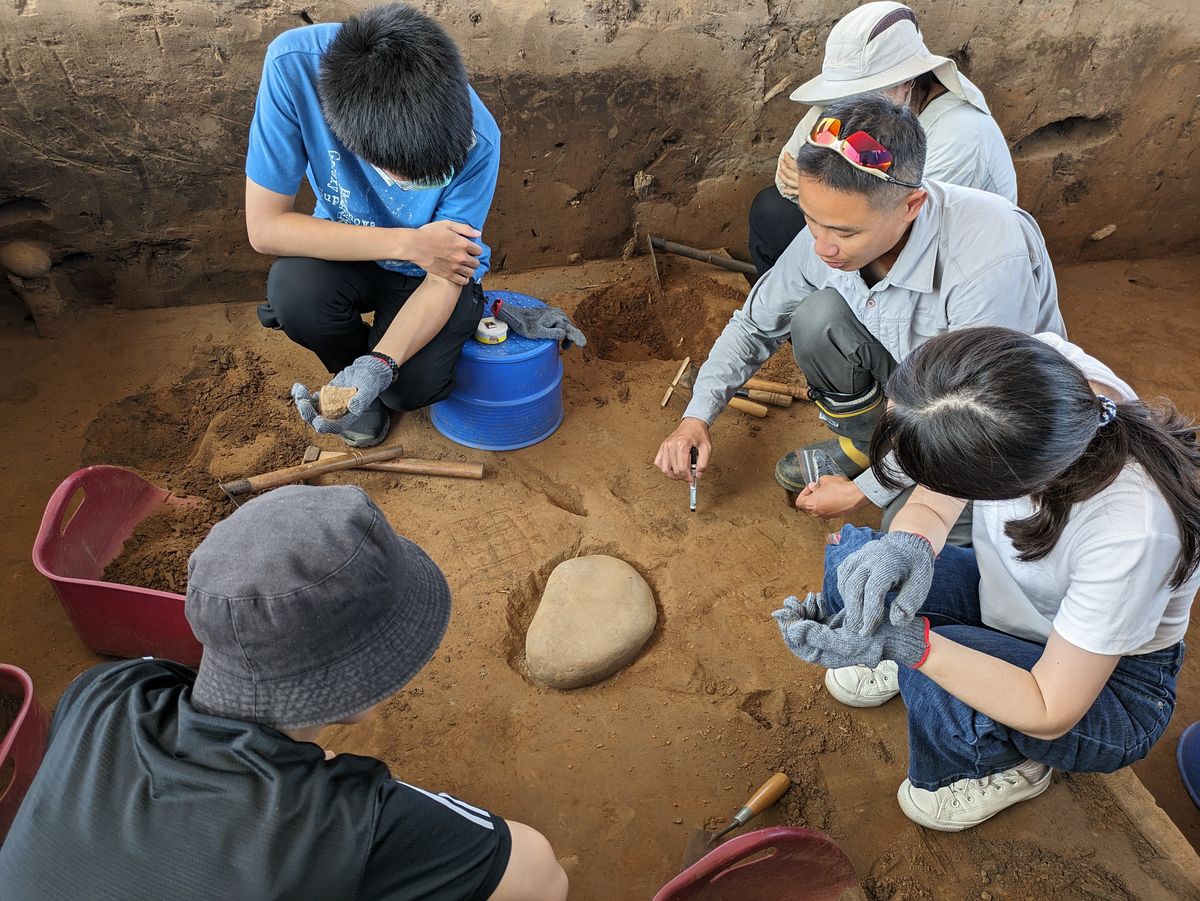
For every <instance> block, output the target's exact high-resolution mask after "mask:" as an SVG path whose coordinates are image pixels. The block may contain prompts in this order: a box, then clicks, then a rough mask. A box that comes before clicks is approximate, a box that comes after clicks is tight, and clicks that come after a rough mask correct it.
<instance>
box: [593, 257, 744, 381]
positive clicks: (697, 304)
mask: <svg viewBox="0 0 1200 901" xmlns="http://www.w3.org/2000/svg"><path fill="white" fill-rule="evenodd" d="M745 299H746V296H745V291H739V290H737V289H735V288H731V287H729V286H728V285H725V284H722V283H720V282H717V281H714V280H713V279H710V278H707V277H705V276H703V275H699V274H695V273H693V272H685V273H683V274H682V275H680V276H677V277H672V278H671V279H670V280H669V281H665V282H664V284H663V290H662V291H661V292H660V291H659V290H658V287H657V286H656V285H655V284H654V282H653V280H651V279H649V278H632V279H624V280H622V281H618V282H614V283H612V284H609V285H603V286H601V287H598V288H596V289H594V290H593V291H591V292H590V293H589V294H587V295H586V296H585V297H584V298H583V300H581V301H580V303H579V306H578V307H577V308H576V311H575V321H576V324H577V325H578V326H579V328H580V329H581V330H582V331H583V333H584V334H585V335H586V336H587V340H588V343H587V347H585V348H584V356H585V357H589V358H591V357H599V358H601V359H603V360H614V361H617V362H622V363H634V362H639V361H644V360H680V359H683V358H684V357H689V356H690V357H692V358H693V359H703V358H704V357H705V356H706V355H707V353H708V351H709V348H711V347H712V343H713V341H715V340H716V337H717V335H719V334H720V333H721V329H722V328H724V326H725V323H726V322H728V321H729V315H730V313H731V312H733V310H734V309H735V308H737V307H739V306H741V304H742V303H743V302H744V301H745Z"/></svg>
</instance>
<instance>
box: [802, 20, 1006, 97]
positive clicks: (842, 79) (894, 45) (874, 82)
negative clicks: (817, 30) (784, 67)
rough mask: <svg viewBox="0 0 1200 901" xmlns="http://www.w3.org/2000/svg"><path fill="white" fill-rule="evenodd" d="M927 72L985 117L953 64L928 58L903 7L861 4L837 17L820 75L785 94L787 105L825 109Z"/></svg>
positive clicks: (978, 94) (976, 92)
mask: <svg viewBox="0 0 1200 901" xmlns="http://www.w3.org/2000/svg"><path fill="white" fill-rule="evenodd" d="M926 72H932V73H933V74H934V75H936V76H937V79H938V81H940V82H941V83H942V84H943V85H944V86H945V88H946V90H948V91H949V92H950V93H951V94H955V95H957V96H958V97H960V98H962V99H963V100H965V101H966V102H967V103H969V104H971V106H973V107H975V108H976V109H978V110H979V111H980V112H984V113H986V112H988V107H987V103H986V102H985V101H984V99H983V94H982V93H981V92H980V90H979V88H977V87H975V85H973V84H971V83H970V82H969V81H967V79H965V78H963V77H962V76H961V75H959V72H958V66H957V65H955V63H954V60H952V59H950V58H949V57H945V56H938V55H936V54H934V53H930V52H929V49H928V48H927V47H926V46H925V41H924V39H923V38H922V37H921V30H920V28H919V27H918V25H917V17H916V15H915V14H914V13H913V11H912V10H911V9H909V8H908V7H907V6H905V5H904V4H903V3H895V2H891V0H878V2H875V3H864V4H863V5H862V6H859V7H856V8H855V9H852V10H851V11H850V12H848V13H847V14H846V15H845V16H843V17H842V18H841V19H840V20H839V21H838V23H837V24H836V25H834V26H833V29H832V30H831V31H830V32H829V38H828V40H826V42H825V61H824V63H823V64H822V66H821V74H820V75H818V76H816V77H815V78H812V79H809V80H808V81H806V82H805V83H804V84H802V85H800V87H798V88H796V90H794V91H793V92H792V94H791V98H792V99H793V100H797V101H799V102H801V103H808V104H814V105H818V104H819V105H822V106H824V105H827V104H829V103H832V102H833V101H834V100H841V99H842V98H844V97H852V96H854V95H855V94H864V93H867V92H869V91H881V90H883V89H885V88H890V87H892V86H893V85H898V84H903V83H904V82H906V81H908V80H909V79H911V78H916V77H917V76H918V75H924V74H925V73H926Z"/></svg>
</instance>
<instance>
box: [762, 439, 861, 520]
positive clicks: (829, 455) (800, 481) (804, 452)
mask: <svg viewBox="0 0 1200 901" xmlns="http://www.w3.org/2000/svg"><path fill="white" fill-rule="evenodd" d="M843 441H846V443H849V441H848V440H847V439H840V440H839V439H836V438H835V439H832V440H830V441H819V442H817V443H816V444H809V445H806V446H805V447H802V448H800V449H799V450H794V451H789V452H788V453H786V454H784V455H783V456H782V457H780V458H779V462H778V463H776V464H775V481H776V482H778V483H779V484H780V485H782V486H783V490H784V491H786V492H787V496H788V506H789V507H794V506H795V505H796V496H797V495H798V494H799V493H800V492H801V491H803V490H804V489H805V488H806V487H807V486H808V485H809V484H810V483H812V482H816V481H820V478H821V476H845V477H846V478H848V479H853V478H854V477H855V476H857V475H860V474H861V473H863V472H864V471H865V470H866V468H867V467H866V466H865V465H862V464H860V463H859V462H858V460H857V459H855V457H858V458H861V459H866V458H865V456H864V455H863V454H862V453H861V452H860V451H858V449H857V448H855V447H854V445H852V444H851V445H850V447H851V449H852V450H854V452H855V457H851V456H850V455H849V454H847V453H846V452H845V451H844V450H843V448H842V442H843Z"/></svg>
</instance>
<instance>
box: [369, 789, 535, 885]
mask: <svg viewBox="0 0 1200 901" xmlns="http://www.w3.org/2000/svg"><path fill="white" fill-rule="evenodd" d="M378 810H379V817H378V821H377V823H376V825H375V836H374V839H373V841H372V845H371V850H370V853H369V854H368V855H367V862H366V866H365V868H364V871H363V877H362V882H361V883H360V888H359V894H358V897H359V898H360V899H362V901H375V899H394V901H399V899H406V901H408V899H413V901H415V899H421V901H486V899H487V898H488V897H490V896H491V894H492V892H494V891H495V890H496V886H497V885H499V884H500V879H501V877H503V876H504V871H505V869H506V868H507V867H508V858H509V854H510V853H511V852H512V836H511V835H510V834H509V831H508V824H507V823H506V822H504V820H503V819H502V818H500V817H498V816H494V815H492V814H491V813H489V812H488V811H486V810H483V809H481V808H479V807H475V806H473V805H471V804H468V803H466V802H465V801H460V800H458V799H457V798H454V797H451V796H450V795H447V794H445V793H442V794H434V793H432V792H427V791H425V790H424V789H420V788H416V787H415V786H411V785H408V784H407V783H404V782H399V781H396V780H391V779H389V780H386V781H385V782H384V783H383V784H382V785H381V786H380V798H379V807H378Z"/></svg>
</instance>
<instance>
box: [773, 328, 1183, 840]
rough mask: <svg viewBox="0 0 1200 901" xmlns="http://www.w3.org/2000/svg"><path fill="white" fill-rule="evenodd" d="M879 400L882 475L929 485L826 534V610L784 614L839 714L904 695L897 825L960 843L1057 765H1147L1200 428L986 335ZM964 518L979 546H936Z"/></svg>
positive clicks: (1159, 718) (937, 342) (815, 597)
mask: <svg viewBox="0 0 1200 901" xmlns="http://www.w3.org/2000/svg"><path fill="white" fill-rule="evenodd" d="M886 394H887V396H888V397H889V398H890V401H891V403H890V405H889V409H888V411H887V413H886V414H885V415H884V417H883V418H882V420H881V421H880V424H879V426H878V429H877V430H876V432H875V439H874V442H873V445H872V454H871V456H872V459H874V460H876V461H882V460H884V458H885V456H886V455H887V453H888V452H891V451H894V452H895V455H896V461H897V464H898V465H899V466H900V467H901V468H902V469H903V470H904V471H905V473H907V474H908V475H909V476H910V477H911V478H912V479H914V480H915V481H916V482H917V484H918V486H920V487H918V488H917V490H916V491H915V492H914V493H913V495H912V497H911V498H910V499H909V501H908V503H907V504H906V505H905V507H904V509H903V510H901V511H900V513H899V514H898V515H897V516H896V518H895V520H894V521H893V523H892V525H891V530H890V531H889V532H887V533H886V534H882V535H881V534H880V533H877V532H873V531H872V530H870V529H860V528H855V527H852V526H846V527H845V528H844V529H843V530H842V532H841V534H840V536H831V542H834V543H831V545H830V547H829V548H828V550H827V554H826V560H825V580H824V585H823V589H824V590H823V592H822V593H821V594H810V595H809V596H808V598H806V599H805V600H804V601H802V602H801V601H798V600H796V599H795V598H789V599H788V600H787V601H786V602H785V603H786V607H785V609H783V610H780V611H777V612H776V614H775V617H776V619H777V620H778V621H779V625H780V628H781V630H782V631H783V635H784V640H785V641H786V642H787V644H788V646H789V647H790V648H791V649H792V651H793V652H794V653H795V654H796V655H797V656H799V657H801V658H803V659H805V660H809V661H811V662H814V663H818V664H821V665H823V666H825V667H827V669H828V672H827V673H826V678H825V684H826V686H827V687H828V689H829V691H830V693H831V694H833V696H834V697H835V698H837V699H838V700H839V701H842V702H843V703H846V704H849V705H851V706H857V707H870V706H877V705H879V704H882V703H884V702H885V701H888V700H890V699H891V698H892V697H894V696H895V695H896V694H900V695H902V696H903V697H904V702H905V704H906V706H907V707H908V730H909V752H910V753H909V770H908V778H907V779H906V780H904V783H903V784H902V785H901V786H900V790H899V793H898V797H899V801H900V806H901V808H902V809H903V810H904V812H905V813H906V814H907V815H908V816H909V817H910V818H911V819H913V820H914V821H916V822H917V823H920V824H921V825H923V826H926V827H928V828H930V829H938V830H942V831H947V832H953V831H958V830H960V829H966V828H968V827H970V826H974V825H976V824H978V823H981V822H983V821H984V820H986V819H987V818H988V817H991V816H993V815H994V814H996V813H998V812H999V811H1001V810H1003V809H1004V808H1005V807H1008V806H1009V805H1011V804H1013V803H1016V802H1018V801H1023V800H1026V799H1028V798H1032V797H1035V796H1036V795H1039V794H1041V793H1042V792H1043V791H1045V790H1046V788H1047V787H1048V786H1049V784H1050V775H1051V772H1052V771H1053V769H1055V768H1057V769H1063V770H1067V771H1072V772H1112V771H1114V770H1117V769H1119V768H1121V767H1124V766H1128V765H1129V764H1131V763H1134V762H1135V761H1137V760H1140V759H1141V758H1142V757H1145V756H1146V754H1147V752H1148V751H1149V750H1150V748H1151V746H1152V745H1153V744H1154V743H1155V742H1156V741H1157V740H1158V738H1159V737H1160V736H1161V735H1162V733H1163V730H1164V729H1165V728H1166V725H1167V722H1168V721H1169V720H1170V718H1171V713H1172V712H1173V710H1174V707H1175V677H1176V675H1177V674H1178V672H1179V666H1180V664H1181V662H1182V660H1183V652H1184V647H1183V637H1184V633H1185V632H1186V631H1187V624H1188V613H1189V610H1190V607H1191V603H1192V600H1193V598H1194V597H1195V595H1196V591H1197V588H1198V587H1200V570H1198V569H1197V563H1198V562H1200V447H1198V446H1197V442H1196V434H1195V431H1194V425H1193V424H1192V423H1191V422H1190V421H1188V420H1186V419H1184V417H1182V416H1181V415H1180V414H1179V413H1178V412H1177V411H1176V410H1175V408H1174V407H1173V406H1171V405H1170V404H1169V403H1164V405H1163V406H1161V407H1156V408H1151V407H1148V406H1146V405H1144V404H1142V403H1141V402H1140V401H1138V399H1137V396H1136V395H1135V394H1134V392H1133V390H1132V389H1131V388H1130V387H1129V386H1128V385H1127V384H1125V382H1123V381H1121V379H1119V378H1117V376H1116V375H1115V374H1114V373H1113V372H1112V371H1111V370H1110V369H1109V368H1108V367H1107V366H1105V365H1104V364H1103V363H1101V362H1099V361H1098V360H1096V359H1094V358H1092V357H1089V356H1087V355H1086V354H1085V353H1084V352H1083V351H1082V350H1080V349H1079V348H1078V347H1075V346H1074V345H1072V344H1068V343H1067V342H1066V341H1064V340H1063V339H1061V338H1059V337H1057V336H1055V335H1048V334H1047V335H1036V336H1029V335H1023V334H1020V333H1018V332H1014V331H1010V330H1008V329H1002V328H994V327H988V328H975V329H963V330H960V331H954V332H948V333H946V334H943V335H940V336H938V337H937V338H934V339H932V340H931V341H929V342H928V343H926V344H925V345H923V346H922V347H921V348H919V349H918V350H917V351H915V352H914V353H913V354H911V355H910V356H909V357H908V358H906V359H905V360H904V361H902V362H901V364H900V366H899V367H898V368H897V370H896V371H895V373H894V374H893V375H892V377H891V379H890V380H889V382H888V385H887V390H886ZM881 470H884V471H881ZM876 473H877V475H878V476H879V477H880V480H881V481H883V482H887V481H888V479H889V478H890V477H893V476H894V475H895V473H894V472H893V473H889V472H888V471H886V467H883V466H881V465H880V464H876ZM968 501H970V502H973V504H974V525H973V540H974V547H973V548H956V547H948V546H944V545H945V539H946V535H947V533H948V531H949V529H950V526H951V525H952V524H953V523H954V522H955V520H956V519H957V518H958V515H959V513H960V512H962V509H963V507H964V506H965V504H966V503H967V502H968ZM935 555H936V565H935ZM931 626H932V628H931Z"/></svg>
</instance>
